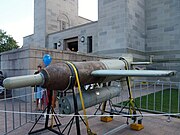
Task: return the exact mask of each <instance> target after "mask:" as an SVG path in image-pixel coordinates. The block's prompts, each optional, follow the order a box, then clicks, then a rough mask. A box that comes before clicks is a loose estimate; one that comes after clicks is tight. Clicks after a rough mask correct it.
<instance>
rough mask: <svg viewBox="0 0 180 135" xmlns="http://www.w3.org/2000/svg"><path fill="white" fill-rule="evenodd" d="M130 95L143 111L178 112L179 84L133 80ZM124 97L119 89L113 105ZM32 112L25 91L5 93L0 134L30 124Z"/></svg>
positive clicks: (0, 101)
mask: <svg viewBox="0 0 180 135" xmlns="http://www.w3.org/2000/svg"><path fill="white" fill-rule="evenodd" d="M21 92H22V91H19V95H20V93H21ZM132 92H133V97H134V99H135V103H136V104H137V106H138V107H139V109H141V110H143V111H147V112H152V113H180V82H165V81H147V80H146V81H144V80H134V81H133V85H132ZM12 95H14V94H13V91H12ZM22 98H23V99H24V100H23V101H22V100H21V99H22ZM27 98H29V99H30V100H27ZM128 98H129V96H128V93H127V90H122V91H121V94H120V96H119V97H117V98H115V99H114V100H113V102H115V103H120V104H121V103H123V102H124V101H127V100H128ZM28 101H30V102H28ZM32 112H35V103H33V94H32V93H27V92H26V89H25V91H24V95H22V96H19V97H14V96H12V97H11V98H6V90H5V91H4V99H0V134H4V135H6V134H8V133H10V132H12V131H13V130H15V129H17V128H20V127H21V126H23V125H24V124H26V123H28V122H31V121H32V122H34V121H35V120H36V117H37V115H36V114H31V113H32Z"/></svg>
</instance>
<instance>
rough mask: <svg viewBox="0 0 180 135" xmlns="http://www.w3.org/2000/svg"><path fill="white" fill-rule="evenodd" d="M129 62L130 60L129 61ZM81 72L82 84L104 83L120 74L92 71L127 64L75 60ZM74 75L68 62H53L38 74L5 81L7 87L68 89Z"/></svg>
mask: <svg viewBox="0 0 180 135" xmlns="http://www.w3.org/2000/svg"><path fill="white" fill-rule="evenodd" d="M128 62H129V61H128ZM73 65H74V66H75V67H76V68H77V70H78V73H79V80H80V82H81V85H87V84H92V83H103V82H108V81H112V80H116V79H121V78H122V77H120V76H111V77H95V76H92V75H91V73H92V72H93V71H95V70H107V69H109V70H111V69H112V70H124V69H125V64H124V62H123V61H121V60H117V59H116V60H115V59H114V60H101V61H88V62H73ZM71 76H73V73H72V70H71V68H70V67H69V66H68V64H67V63H66V62H59V63H56V64H51V65H49V66H47V67H46V68H44V69H42V71H41V72H40V73H39V74H37V75H29V76H19V77H12V78H7V79H6V80H5V81H4V86H5V87H6V88H7V89H14V88H21V87H27V86H33V85H41V86H42V87H44V88H47V89H50V90H61V91H63V90H67V89H68V87H69V84H70V83H71V82H70V81H71V79H70V77H71Z"/></svg>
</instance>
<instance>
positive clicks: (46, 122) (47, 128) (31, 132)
mask: <svg viewBox="0 0 180 135" xmlns="http://www.w3.org/2000/svg"><path fill="white" fill-rule="evenodd" d="M52 93H53V91H52V90H50V95H49V103H48V106H46V108H45V109H44V110H43V112H42V114H41V115H40V116H39V118H38V119H37V121H36V122H35V123H34V125H33V127H32V128H31V130H30V131H29V133H28V134H29V135H30V134H35V133H39V132H42V131H44V130H49V131H51V132H53V133H55V134H57V135H63V134H62V132H61V130H60V128H59V126H61V123H60V121H59V119H58V117H57V116H56V115H55V116H54V117H53V118H54V120H55V123H56V125H54V126H53V127H57V128H58V131H57V130H54V129H53V127H52V126H48V124H49V115H50V114H56V113H55V111H54V109H53V107H52V95H53V94H52ZM46 110H47V115H46V121H45V125H44V128H42V129H38V130H35V131H33V129H34V127H35V126H36V125H37V123H38V121H39V120H40V119H41V117H42V116H43V114H44V113H45V112H46Z"/></svg>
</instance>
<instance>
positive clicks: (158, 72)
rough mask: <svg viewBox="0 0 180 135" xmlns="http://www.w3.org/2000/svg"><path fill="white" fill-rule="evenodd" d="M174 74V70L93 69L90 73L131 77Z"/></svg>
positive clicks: (101, 75) (102, 75)
mask: <svg viewBox="0 0 180 135" xmlns="http://www.w3.org/2000/svg"><path fill="white" fill-rule="evenodd" d="M175 74H176V71H163V70H95V71H93V72H92V73H91V75H92V76H95V77H104V76H122V77H126V76H132V77H168V76H173V75H175Z"/></svg>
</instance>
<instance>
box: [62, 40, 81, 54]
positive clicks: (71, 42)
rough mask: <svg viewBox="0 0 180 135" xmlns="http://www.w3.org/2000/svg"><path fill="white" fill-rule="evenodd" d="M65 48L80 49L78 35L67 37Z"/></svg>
mask: <svg viewBox="0 0 180 135" xmlns="http://www.w3.org/2000/svg"><path fill="white" fill-rule="evenodd" d="M64 50H70V51H73V52H77V51H78V37H75V38H70V39H65V40H64Z"/></svg>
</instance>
